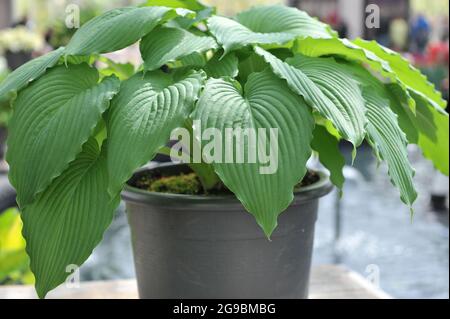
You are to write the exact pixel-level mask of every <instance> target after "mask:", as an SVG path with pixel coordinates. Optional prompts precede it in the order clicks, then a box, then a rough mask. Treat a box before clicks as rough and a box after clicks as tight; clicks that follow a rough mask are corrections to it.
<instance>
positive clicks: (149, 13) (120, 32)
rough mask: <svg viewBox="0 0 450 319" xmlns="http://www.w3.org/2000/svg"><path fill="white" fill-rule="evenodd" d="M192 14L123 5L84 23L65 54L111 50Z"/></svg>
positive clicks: (122, 46) (118, 48)
mask: <svg viewBox="0 0 450 319" xmlns="http://www.w3.org/2000/svg"><path fill="white" fill-rule="evenodd" d="M189 14H192V12H191V11H187V10H185V9H171V8H167V7H140V8H139V7H126V8H119V9H113V10H110V11H108V12H106V13H104V14H102V15H100V16H98V17H95V18H94V19H92V20H90V21H89V22H88V23H86V24H84V25H83V26H82V27H81V28H80V29H79V30H78V31H77V32H76V33H75V34H74V36H73V37H72V40H71V41H70V42H69V44H68V45H67V48H66V52H65V54H66V55H89V54H100V53H107V52H113V51H117V50H120V49H123V48H125V47H127V46H129V45H132V44H134V43H136V42H137V41H139V40H140V39H141V38H142V37H144V36H145V35H146V34H148V33H149V32H150V31H152V30H153V29H154V28H155V27H156V26H157V25H158V24H160V23H163V22H165V21H167V20H170V19H172V18H175V17H176V16H179V15H181V16H183V15H189Z"/></svg>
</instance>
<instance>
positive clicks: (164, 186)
mask: <svg viewBox="0 0 450 319" xmlns="http://www.w3.org/2000/svg"><path fill="white" fill-rule="evenodd" d="M319 179H320V176H319V174H318V173H317V172H314V171H308V172H307V174H306V175H305V177H304V178H303V179H302V181H301V182H299V183H298V184H297V185H296V186H295V188H294V191H299V190H300V189H301V188H303V187H306V186H310V185H313V184H314V183H316V182H318V181H319ZM130 186H132V187H136V188H139V189H142V190H146V191H149V192H156V193H166V194H179V195H204V196H207V195H209V196H214V195H232V192H231V191H230V190H229V189H228V188H227V187H226V186H225V185H224V184H223V183H221V182H220V183H219V184H218V185H216V187H214V188H213V189H212V190H208V191H206V190H205V189H204V188H203V186H202V183H201V182H200V179H199V178H198V176H197V175H196V174H195V173H193V172H187V173H178V174H164V173H162V172H160V171H146V172H144V173H142V174H141V175H140V176H139V178H138V179H136V180H133V181H131V182H130Z"/></svg>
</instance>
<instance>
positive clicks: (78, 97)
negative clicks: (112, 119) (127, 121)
mask: <svg viewBox="0 0 450 319" xmlns="http://www.w3.org/2000/svg"><path fill="white" fill-rule="evenodd" d="M98 78H99V76H98V72H97V71H96V70H95V69H93V68H90V67H89V66H88V65H86V64H80V65H70V66H69V67H68V68H66V67H65V66H58V67H56V68H54V69H52V70H51V71H49V72H48V73H47V74H45V75H44V76H42V77H41V78H40V79H39V80H37V81H35V82H33V83H32V84H31V85H30V86H29V87H27V88H26V89H24V90H23V91H21V92H20V94H19V95H18V97H17V100H16V101H15V104H14V108H15V110H14V114H13V117H12V119H11V123H10V127H9V131H10V135H9V139H8V152H7V161H8V163H9V164H10V171H9V178H10V181H11V184H12V185H13V186H14V188H15V189H16V190H17V201H18V203H19V205H20V206H21V207H25V206H26V205H29V204H30V203H31V202H32V201H33V199H34V198H35V196H36V195H37V194H38V193H40V192H42V191H43V190H44V189H45V188H46V187H47V186H48V185H49V184H50V182H51V181H52V180H53V179H54V178H55V177H57V176H59V175H60V174H61V173H62V172H63V170H64V169H65V168H66V167H67V165H68V164H69V163H70V162H71V161H72V160H73V159H74V158H75V156H76V155H77V154H78V153H79V152H80V151H81V147H82V145H83V143H84V142H86V141H87V140H88V138H89V137H90V136H91V134H92V132H93V130H94V128H95V127H96V126H97V123H98V122H99V120H100V118H101V116H102V113H103V112H104V111H105V110H106V109H107V108H108V106H109V101H110V100H111V99H112V98H113V96H114V95H115V94H116V93H117V92H118V90H119V86H120V83H119V80H118V79H117V78H116V77H109V78H106V79H104V80H103V81H102V82H101V83H98Z"/></svg>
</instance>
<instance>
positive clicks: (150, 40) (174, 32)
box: [140, 27, 217, 71]
mask: <svg viewBox="0 0 450 319" xmlns="http://www.w3.org/2000/svg"><path fill="white" fill-rule="evenodd" d="M140 48H141V54H142V58H143V59H144V70H145V71H153V70H156V69H159V68H160V67H161V66H163V65H165V64H167V63H170V62H175V61H177V60H179V59H181V58H185V57H188V56H190V55H192V54H196V53H197V54H201V53H204V52H206V51H209V50H211V49H217V43H216V41H215V40H214V38H212V37H208V36H198V35H194V34H193V33H191V32H189V31H186V30H184V29H179V28H169V27H158V28H155V29H154V30H153V31H152V32H150V33H149V34H148V35H146V36H145V37H144V38H143V39H142V41H141V45H140Z"/></svg>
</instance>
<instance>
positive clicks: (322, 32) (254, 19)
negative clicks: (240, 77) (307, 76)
mask: <svg viewBox="0 0 450 319" xmlns="http://www.w3.org/2000/svg"><path fill="white" fill-rule="evenodd" d="M208 27H209V29H210V31H211V33H212V34H213V35H214V36H215V37H216V39H217V41H218V42H219V43H220V44H222V45H223V48H224V49H225V53H228V52H230V51H233V50H237V49H240V48H243V47H245V46H248V45H252V44H259V45H285V44H287V43H288V42H290V41H292V40H294V39H295V38H298V37H300V38H302V37H307V36H310V37H314V38H316V37H320V38H330V37H333V36H335V34H334V33H333V32H332V31H331V29H330V28H329V27H328V26H327V25H325V24H323V23H322V22H319V21H318V20H316V19H313V18H311V17H310V16H309V15H308V14H307V13H305V12H303V11H300V10H298V9H295V8H289V7H286V6H281V5H272V6H261V7H254V8H251V9H249V10H247V11H244V12H242V13H240V14H239V15H238V16H237V17H236V20H232V19H228V18H224V17H219V16H213V17H211V18H209V19H208Z"/></svg>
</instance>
